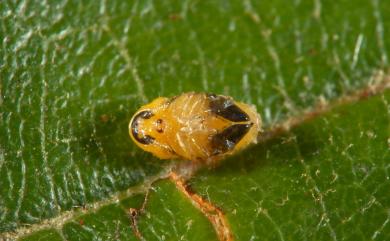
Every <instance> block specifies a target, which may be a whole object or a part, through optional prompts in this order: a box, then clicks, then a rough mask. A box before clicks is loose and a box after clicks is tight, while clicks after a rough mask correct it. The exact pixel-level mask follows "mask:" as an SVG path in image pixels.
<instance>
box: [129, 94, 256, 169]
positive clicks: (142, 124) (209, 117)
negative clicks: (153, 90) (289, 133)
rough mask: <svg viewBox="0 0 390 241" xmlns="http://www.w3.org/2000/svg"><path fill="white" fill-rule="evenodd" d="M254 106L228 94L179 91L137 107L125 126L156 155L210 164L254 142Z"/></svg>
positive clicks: (137, 140) (140, 142) (142, 146)
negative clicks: (179, 92) (236, 99)
mask: <svg viewBox="0 0 390 241" xmlns="http://www.w3.org/2000/svg"><path fill="white" fill-rule="evenodd" d="M259 131H261V119H260V115H259V114H258V113H257V112H256V109H255V107H253V106H250V105H247V104H244V103H240V102H235V101H234V100H233V99H232V98H231V97H228V96H223V95H215V94H206V93H194V92H189V93H184V94H181V95H179V96H175V97H172V98H164V97H159V98H157V99H155V100H154V101H152V102H151V103H149V104H147V105H144V106H142V107H141V108H140V109H139V110H138V111H137V112H136V113H135V114H134V116H133V118H132V119H131V121H130V124H129V132H130V136H131V138H132V139H133V141H134V142H135V143H136V144H137V145H138V146H139V147H141V148H142V149H143V150H145V151H148V152H151V153H152V154H154V155H155V156H157V157H159V158H161V159H177V158H181V159H186V160H191V161H196V162H206V163H212V162H215V161H218V160H220V159H222V158H224V157H226V156H227V155H231V154H233V153H236V152H237V151H239V150H242V149H244V148H245V147H247V146H248V145H249V144H251V143H256V140H257V135H258V133H259Z"/></svg>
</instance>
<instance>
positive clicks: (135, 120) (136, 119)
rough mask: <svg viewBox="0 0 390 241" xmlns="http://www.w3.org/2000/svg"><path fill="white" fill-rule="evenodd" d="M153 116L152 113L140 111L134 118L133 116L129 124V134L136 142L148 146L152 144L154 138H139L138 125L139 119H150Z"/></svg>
mask: <svg viewBox="0 0 390 241" xmlns="http://www.w3.org/2000/svg"><path fill="white" fill-rule="evenodd" d="M152 116H153V113H152V112H151V111H149V110H145V111H141V112H140V113H138V114H137V115H136V116H134V118H133V121H132V122H131V133H132V134H133V137H134V139H135V140H136V141H138V142H139V143H141V144H144V145H149V144H151V143H153V141H154V138H153V137H152V136H149V135H145V136H144V137H140V136H139V135H138V134H139V129H138V124H139V120H140V119H150V118H151V117H152Z"/></svg>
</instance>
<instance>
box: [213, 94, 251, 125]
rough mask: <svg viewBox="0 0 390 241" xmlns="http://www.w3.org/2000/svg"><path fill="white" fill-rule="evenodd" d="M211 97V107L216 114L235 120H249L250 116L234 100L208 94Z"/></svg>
mask: <svg viewBox="0 0 390 241" xmlns="http://www.w3.org/2000/svg"><path fill="white" fill-rule="evenodd" d="M207 97H209V98H210V109H211V111H212V112H213V113H215V114H216V115H219V116H222V117H223V118H225V119H227V120H230V121H233V122H243V121H249V116H248V115H247V114H246V113H245V112H244V111H243V110H241V109H240V107H238V106H237V105H235V104H234V101H233V100H232V99H230V98H227V97H224V96H220V95H218V96H215V95H212V94H209V95H207Z"/></svg>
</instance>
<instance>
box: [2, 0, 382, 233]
mask: <svg viewBox="0 0 390 241" xmlns="http://www.w3.org/2000/svg"><path fill="white" fill-rule="evenodd" d="M388 11H390V4H389V3H388V2H385V1H378V0H370V1H367V0H365V1H364V0H356V1H354V2H353V3H352V2H351V1H347V0H342V1H337V2H325V1H320V0H314V1H312V2H308V1H282V0H278V1H272V2H271V1H269V2H264V1H262V2H256V1H250V0H246V1H229V2H228V1H222V0H221V1H190V0H188V1H118V2H112V1H110V2H106V1H102V2H100V3H96V2H95V1H83V2H80V1H65V2H49V3H46V2H45V3H40V2H29V1H19V2H15V1H2V2H1V3H0V19H1V21H0V39H1V40H2V41H1V47H0V81H1V82H0V239H1V238H2V237H4V238H10V239H15V238H19V237H23V239H26V240H38V239H53V240H65V239H68V240H89V239H101V240H106V239H112V240H117V239H122V240H129V239H130V240H136V239H137V237H136V236H135V231H134V226H136V227H137V228H138V229H139V232H140V233H141V234H142V237H144V238H145V239H146V240H155V239H156V240H158V239H168V240H179V239H184V240H216V239H217V236H216V233H215V230H214V229H213V226H212V225H211V223H210V221H209V220H208V219H207V218H206V217H205V216H204V215H203V213H202V212H200V211H199V210H198V209H197V208H196V207H195V206H194V205H192V204H193V202H192V201H191V200H188V197H187V196H185V195H183V194H181V193H180V192H179V191H178V189H176V187H175V186H174V184H172V183H171V181H170V180H164V181H159V182H156V181H158V180H160V179H164V178H166V177H167V174H168V172H169V170H170V169H171V168H172V165H175V163H173V162H170V161H161V160H157V159H156V158H154V157H152V155H150V154H148V153H145V152H143V151H141V150H140V149H139V148H137V147H136V146H135V145H134V144H133V143H132V142H131V140H130V139H129V137H128V121H129V120H130V118H131V116H132V114H133V113H134V111H135V110H136V109H137V108H138V107H139V106H140V105H141V104H143V103H146V102H147V101H151V100H152V99H154V98H156V97H158V96H174V95H177V94H180V93H182V92H186V91H202V92H215V93H219V94H225V95H229V96H232V97H234V98H235V99H237V100H240V101H244V102H247V103H252V104H254V105H256V107H257V109H258V111H259V113H260V114H261V116H262V118H263V122H264V123H265V129H270V128H272V127H273V126H274V125H275V124H276V123H281V122H283V121H285V120H286V119H288V118H290V117H293V116H296V115H300V114H301V113H302V112H303V110H305V109H308V108H315V107H314V106H315V105H316V103H318V101H320V102H321V103H324V102H326V101H329V100H335V99H340V98H341V99H342V98H343V97H345V96H348V95H349V94H350V93H351V92H353V91H354V90H356V89H367V91H368V90H369V89H370V88H369V87H372V86H375V85H377V81H379V80H382V81H383V79H386V78H387V77H386V76H385V75H386V69H387V68H388V67H389V64H388V53H389V52H388V49H389V48H390V40H389V38H388V35H389V33H388V29H390V16H389V15H388V14H386V13H387V12H388ZM384 81H387V83H388V79H387V80H384ZM363 93H364V92H363ZM389 101H390V100H389V93H388V92H387V93H386V94H383V95H381V96H379V97H374V98H370V99H369V100H366V101H364V102H363V101H362V102H357V103H355V104H346V103H341V104H340V105H339V107H337V108H335V109H332V110H330V112H329V113H327V114H323V113H321V116H318V117H316V118H315V119H313V120H310V121H308V122H305V123H301V124H300V125H298V127H296V128H294V129H292V130H291V131H290V132H287V133H285V134H283V135H282V136H274V138H272V139H271V140H267V141H266V142H263V143H260V144H258V145H256V146H253V147H252V148H250V149H249V150H247V151H245V152H244V153H242V154H240V155H237V156H234V157H232V158H230V159H228V160H226V161H225V162H223V163H222V165H221V166H220V167H218V168H216V169H211V170H204V171H202V172H201V173H198V174H196V175H195V176H194V177H193V178H192V179H191V180H190V183H191V185H192V187H193V188H194V190H195V191H196V192H197V193H199V194H200V195H201V196H203V197H204V198H205V199H206V200H208V201H209V202H210V203H213V204H215V205H216V206H217V207H220V208H221V210H222V211H223V213H224V214H225V216H226V218H227V220H228V223H229V225H230V228H231V232H232V233H233V236H234V238H235V239H236V240H251V239H252V240H258V239H284V240H296V239H309V240H311V239H318V240H328V239H359V240H367V239H377V240H386V239H389V238H390V237H389V233H390V223H389V220H390V212H389V210H390V208H389V206H390V195H389V194H388V190H389V186H390V180H389V174H388V171H389V164H388V163H389V162H388V160H389V144H388V143H389V135H390V126H389V116H390V111H389ZM322 114H323V115H322ZM151 185H152V189H150V186H151ZM148 190H149V191H148ZM147 192H149V194H148V195H146V193H147ZM146 197H147V200H146V201H145V202H144V199H145V198H146ZM130 208H132V209H139V210H142V212H141V211H140V212H139V213H138V215H137V217H136V218H132V217H131V214H129V212H130V211H129V210H130ZM134 220H136V225H134ZM27 234H28V235H30V236H26V237H24V235H27Z"/></svg>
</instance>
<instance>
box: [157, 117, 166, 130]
mask: <svg viewBox="0 0 390 241" xmlns="http://www.w3.org/2000/svg"><path fill="white" fill-rule="evenodd" d="M156 123H157V132H158V133H164V130H163V129H162V128H161V126H160V125H161V124H162V123H163V120H162V119H158V120H157V121H156Z"/></svg>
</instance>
